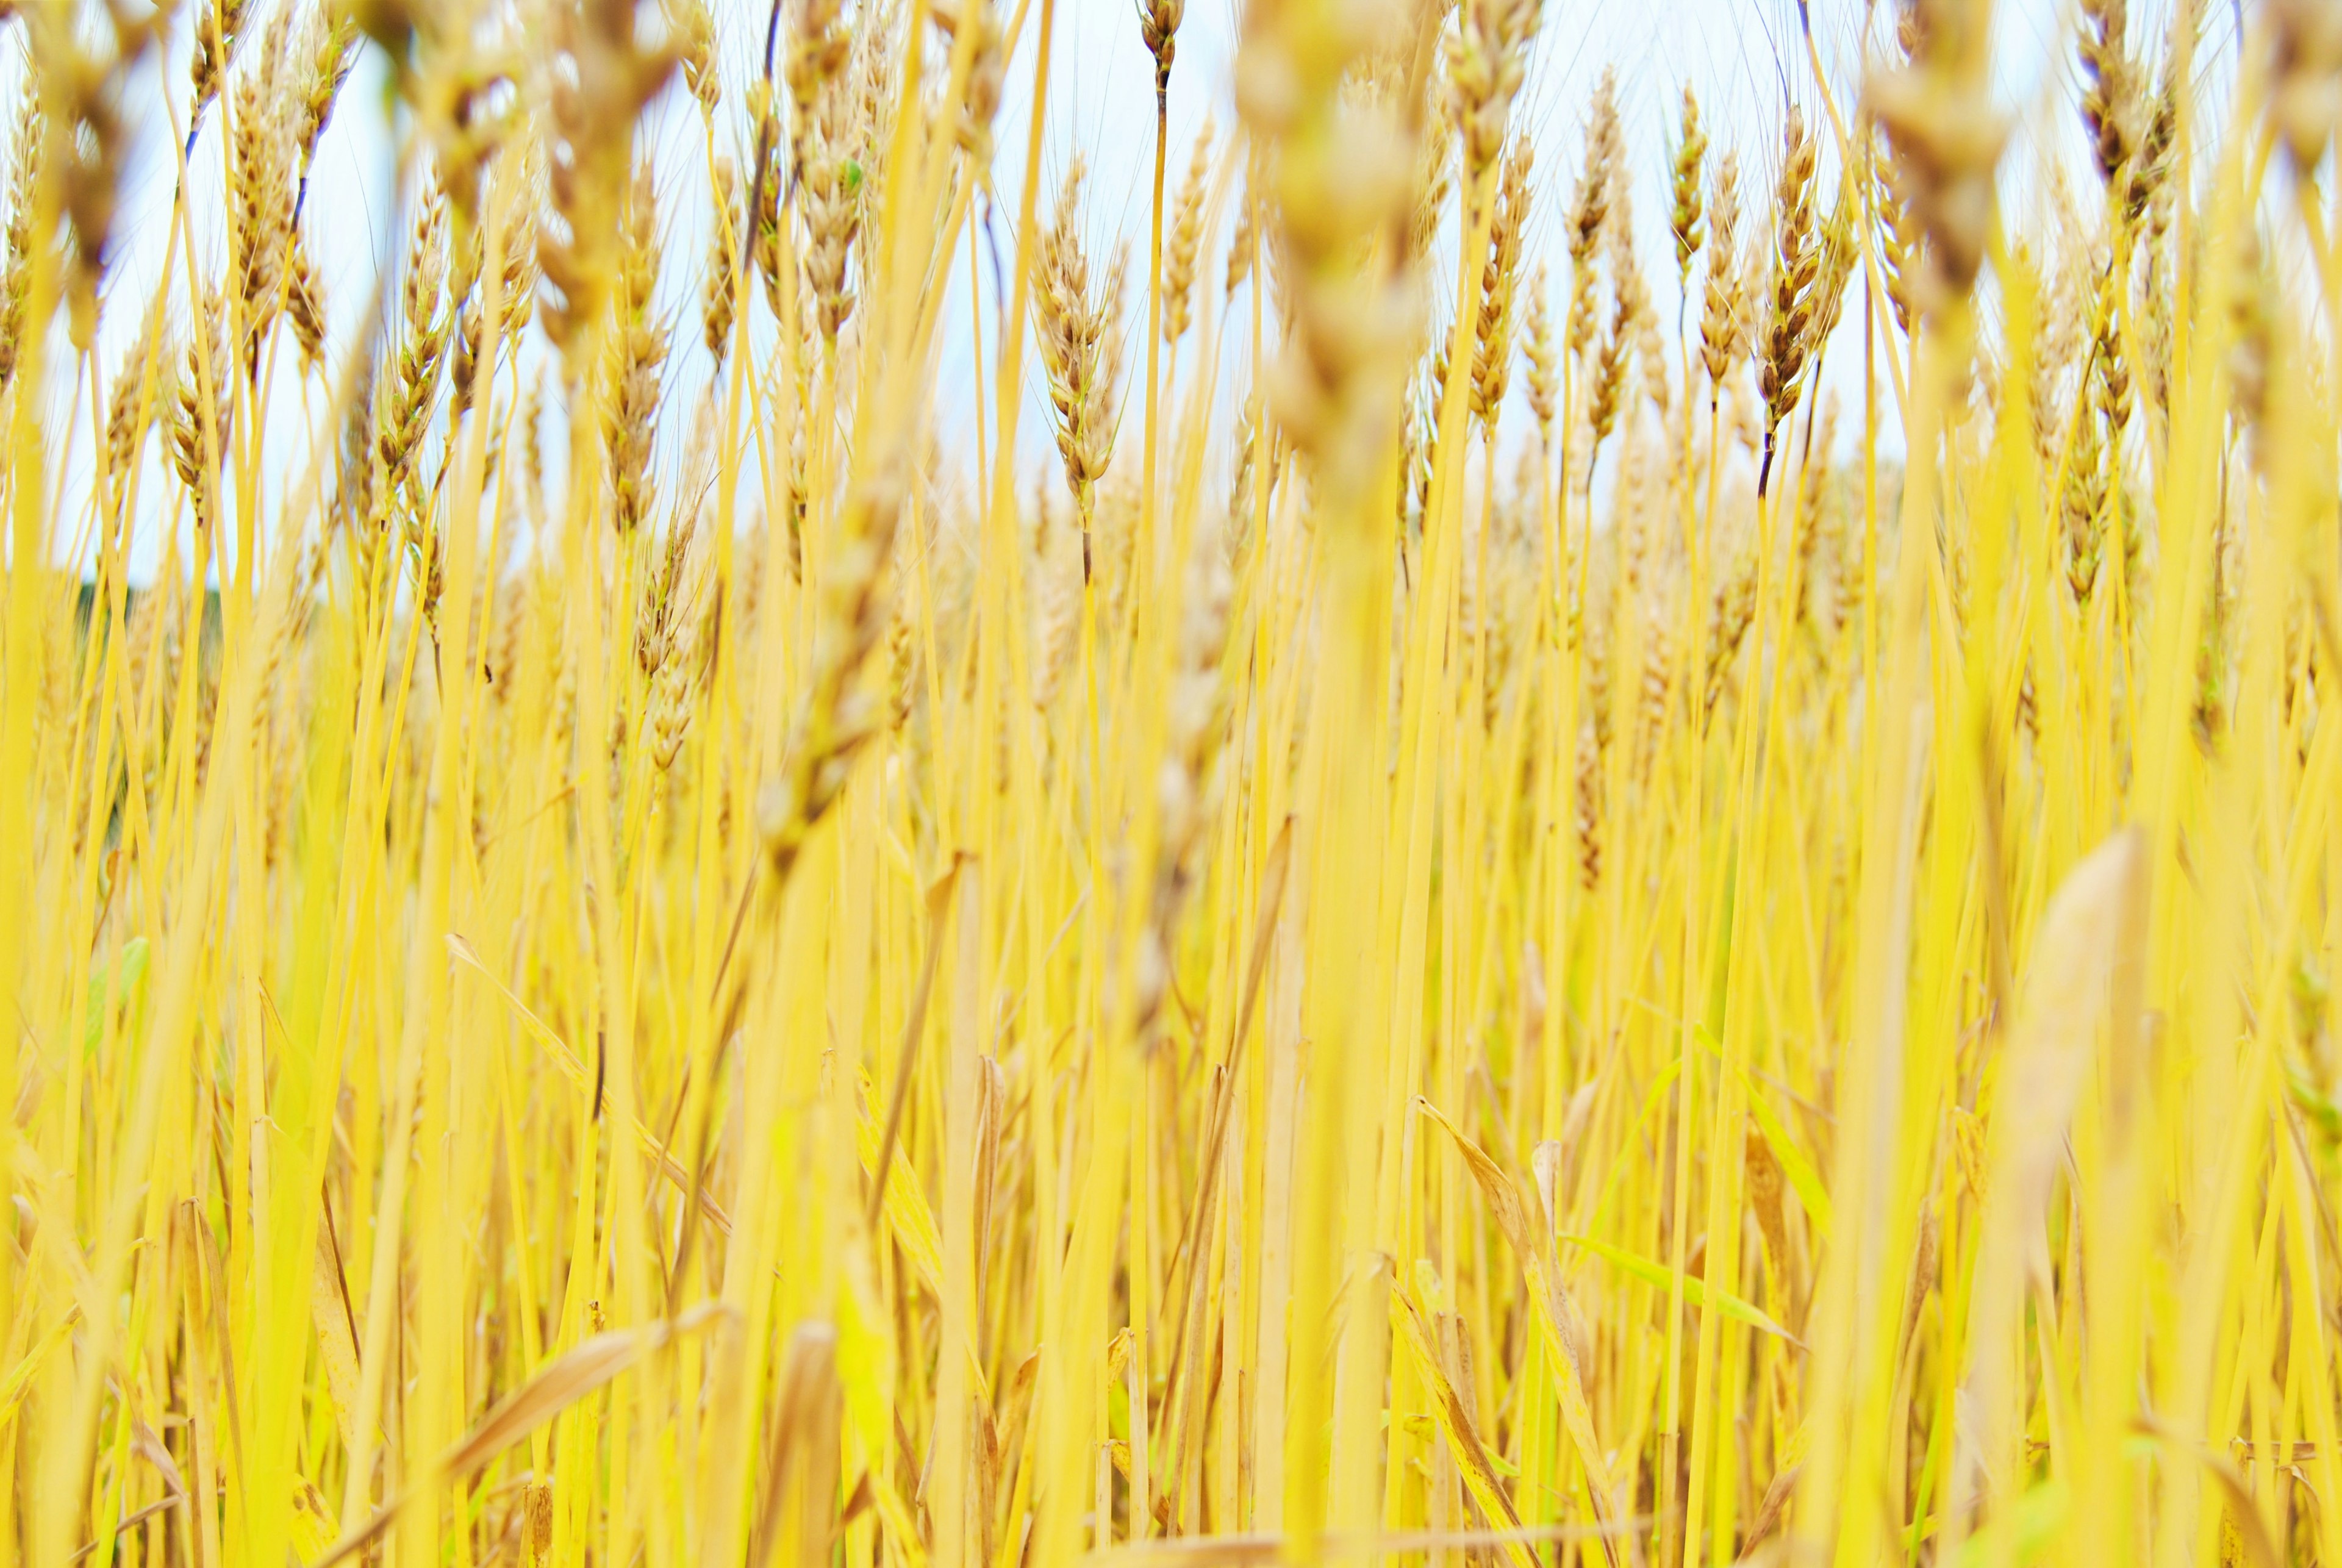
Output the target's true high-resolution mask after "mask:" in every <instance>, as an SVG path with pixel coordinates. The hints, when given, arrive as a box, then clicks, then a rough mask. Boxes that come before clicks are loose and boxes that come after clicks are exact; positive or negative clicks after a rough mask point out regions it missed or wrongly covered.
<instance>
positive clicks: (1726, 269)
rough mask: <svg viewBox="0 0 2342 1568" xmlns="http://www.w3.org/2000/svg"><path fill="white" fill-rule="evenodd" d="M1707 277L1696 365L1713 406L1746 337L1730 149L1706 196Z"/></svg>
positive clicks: (1734, 160) (1735, 173)
mask: <svg viewBox="0 0 2342 1568" xmlns="http://www.w3.org/2000/svg"><path fill="white" fill-rule="evenodd" d="M1708 221H1709V232H1708V242H1707V280H1706V287H1705V289H1704V290H1703V295H1702V305H1701V310H1700V321H1699V352H1700V364H1701V365H1703V366H1704V367H1705V368H1706V371H1707V383H1708V392H1707V398H1708V406H1709V408H1710V409H1711V410H1713V409H1714V408H1715V406H1716V399H1717V397H1718V395H1719V394H1720V390H1721V388H1722V387H1723V385H1724V380H1725V377H1726V376H1727V375H1731V374H1732V367H1733V365H1735V364H1736V363H1737V362H1738V361H1739V358H1740V354H1741V349H1742V347H1743V345H1746V342H1747V335H1748V311H1747V305H1746V280H1745V278H1744V276H1743V275H1742V272H1741V268H1740V249H1739V246H1738V245H1737V243H1736V239H1737V231H1738V229H1739V226H1740V161H1739V158H1738V157H1737V155H1734V154H1732V153H1726V154H1725V155H1724V159H1723V161H1722V162H1721V163H1719V164H1718V165H1716V189H1715V194H1714V195H1712V196H1711V197H1710V198H1709V201H1708Z"/></svg>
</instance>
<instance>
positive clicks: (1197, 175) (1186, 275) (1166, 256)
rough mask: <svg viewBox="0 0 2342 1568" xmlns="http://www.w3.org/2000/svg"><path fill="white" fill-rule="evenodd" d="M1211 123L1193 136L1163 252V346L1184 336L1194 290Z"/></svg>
mask: <svg viewBox="0 0 2342 1568" xmlns="http://www.w3.org/2000/svg"><path fill="white" fill-rule="evenodd" d="M1211 152H1212V123H1211V121H1210V120H1209V119H1206V121H1205V122H1204V128H1203V129H1202V130H1201V131H1200V132H1198V133H1197V134H1196V151H1195V155H1194V156H1193V157H1192V158H1190V159H1189V160H1188V164H1187V175H1186V179H1185V180H1183V181H1182V182H1181V183H1180V185H1179V199H1178V205H1177V206H1176V217H1175V218H1174V220H1173V222H1172V225H1171V242H1170V244H1169V245H1166V247H1165V248H1164V252H1163V346H1164V347H1166V348H1176V347H1178V346H1179V340H1180V339H1181V338H1183V337H1185V336H1186V335H1187V324H1188V322H1189V320H1190V319H1191V317H1192V306H1193V304H1194V299H1195V289H1196V252H1197V250H1198V249H1199V248H1200V247H1201V246H1202V245H1203V242H1204V185H1205V181H1206V178H1207V177H1208V176H1209V175H1210V173H1211Z"/></svg>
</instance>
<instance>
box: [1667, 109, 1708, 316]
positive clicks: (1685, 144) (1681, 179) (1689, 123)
mask: <svg viewBox="0 0 2342 1568" xmlns="http://www.w3.org/2000/svg"><path fill="white" fill-rule="evenodd" d="M1706 157H1707V137H1706V135H1705V134H1703V133H1702V132H1701V130H1700V128H1699V100H1698V99H1697V98H1696V97H1695V96H1693V95H1692V90H1691V85H1690V84H1689V83H1686V84H1685V85H1684V90H1683V119H1682V123H1681V124H1680V125H1679V126H1678V127H1677V130H1676V156H1675V164H1674V165H1673V167H1672V169H1671V170H1670V175H1671V181H1670V183H1671V186H1672V190H1673V194H1674V197H1675V201H1674V205H1672V206H1671V207H1670V208H1669V209H1668V213H1667V229H1668V232H1669V233H1671V234H1673V235H1674V236H1675V242H1676V282H1677V283H1678V285H1681V287H1682V289H1683V291H1684V292H1685V294H1686V295H1689V293H1690V291H1691V264H1692V258H1693V257H1694V256H1696V255H1698V254H1699V248H1700V246H1701V245H1704V244H1706V238H1707V235H1706V229H1705V228H1704V227H1703V225H1702V222H1701V220H1702V216H1703V214H1702V210H1701V198H1702V192H1701V189H1700V175H1701V173H1702V165H1703V164H1704V163H1705V162H1706Z"/></svg>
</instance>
